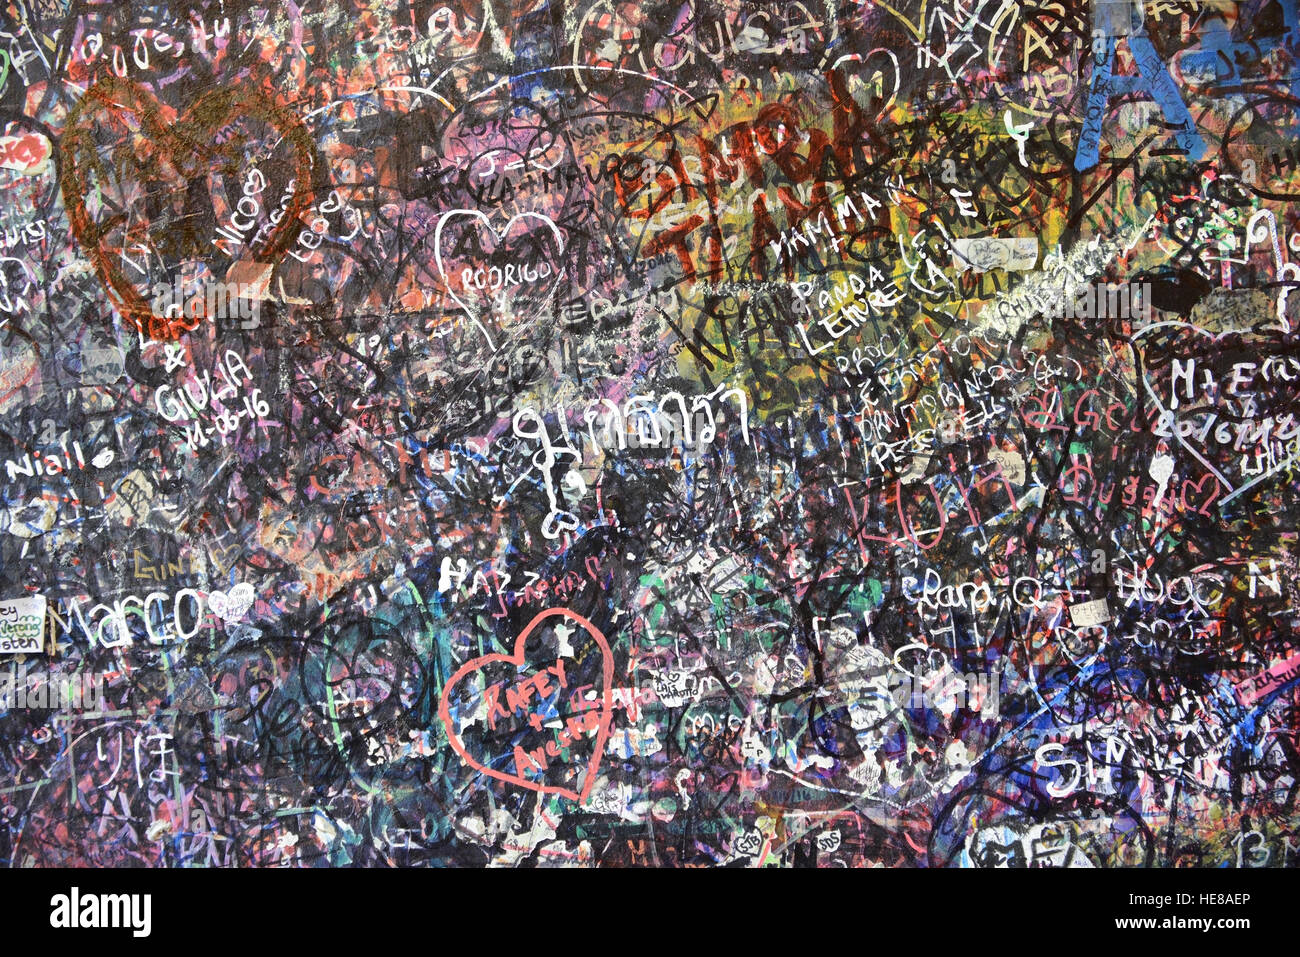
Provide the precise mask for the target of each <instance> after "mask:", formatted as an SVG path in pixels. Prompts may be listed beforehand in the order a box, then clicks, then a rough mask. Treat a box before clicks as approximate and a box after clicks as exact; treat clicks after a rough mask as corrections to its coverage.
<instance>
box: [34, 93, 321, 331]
mask: <svg viewBox="0 0 1300 957" xmlns="http://www.w3.org/2000/svg"><path fill="white" fill-rule="evenodd" d="M162 106H163V104H161V103H160V102H159V101H158V99H157V98H156V97H155V96H154V95H153V93H151V92H150V91H149V90H148V89H146V88H145V87H143V86H141V85H140V84H138V83H136V82H134V81H133V80H127V79H123V78H121V77H117V76H115V75H113V74H109V75H107V76H105V77H103V78H101V79H100V80H98V81H96V83H95V84H94V85H93V86H92V87H91V88H90V89H89V90H87V91H86V95H85V96H84V97H82V99H81V101H80V102H79V103H78V104H77V105H76V106H75V107H74V108H73V109H72V110H71V112H69V114H68V119H67V124H66V126H65V128H64V133H63V136H62V137H61V138H60V141H59V147H60V150H61V151H62V153H63V156H64V157H65V162H64V164H63V169H62V172H61V175H60V184H59V186H60V189H61V191H62V193H63V205H64V208H65V209H66V210H67V212H68V220H69V223H70V224H71V226H72V232H73V235H74V236H76V237H77V242H78V243H79V244H80V245H81V247H82V248H83V249H85V250H86V252H87V253H88V254H89V256H90V259H91V262H92V264H93V265H94V267H95V272H96V274H97V275H98V276H99V279H100V282H102V283H103V284H104V288H105V290H106V291H107V292H108V295H109V298H110V299H111V300H112V302H113V305H114V306H115V307H116V308H117V310H118V311H119V312H120V313H121V314H122V316H123V317H124V318H126V319H128V320H130V321H131V322H132V324H134V326H135V327H136V329H137V330H139V331H140V333H141V334H143V335H146V336H148V337H149V338H151V339H157V340H164V341H167V340H173V339H177V338H179V337H180V335H181V334H182V333H184V332H188V331H189V330H191V329H193V328H195V327H196V326H197V325H198V323H199V321H200V320H202V319H204V318H206V314H205V309H204V308H200V309H199V311H198V312H197V314H196V315H194V316H193V317H191V318H186V317H183V316H182V317H176V318H168V317H164V316H156V315H154V313H153V310H152V309H151V308H150V306H149V303H148V302H146V301H145V299H144V297H143V296H141V295H140V292H139V290H138V289H136V287H135V284H134V283H132V282H131V281H130V280H129V279H127V278H126V276H125V275H123V273H122V272H121V270H120V269H118V268H117V267H115V266H114V265H113V264H112V262H111V258H110V255H109V253H108V252H107V251H106V250H105V249H104V247H103V245H102V244H103V239H104V236H105V235H106V234H107V233H109V232H110V231H111V230H112V229H113V228H114V227H115V226H117V225H118V224H119V222H120V220H121V215H120V214H119V215H117V216H113V217H110V218H109V220H108V221H107V222H106V223H104V224H100V223H98V222H96V221H94V220H92V219H91V217H90V212H89V211H88V210H87V209H86V196H87V195H88V194H89V192H90V189H91V185H90V174H91V173H92V172H94V173H97V174H99V176H100V177H102V178H105V179H106V178H107V175H106V174H107V170H106V168H105V164H104V163H103V162H102V161H101V160H100V158H99V154H98V149H97V144H96V142H95V139H94V123H93V121H92V122H87V120H90V119H91V114H93V112H94V111H96V110H98V109H101V108H110V109H113V110H117V111H128V112H130V113H132V114H134V116H135V117H136V118H137V120H138V122H139V124H140V129H141V132H142V133H144V135H146V136H147V137H148V138H149V139H150V141H151V143H152V144H153V145H154V148H155V149H158V150H159V152H160V153H161V154H162V162H165V163H166V164H167V165H169V166H171V167H172V169H174V170H176V171H177V172H178V173H180V174H181V175H182V176H183V177H185V178H186V179H192V178H194V177H195V176H198V175H206V173H205V172H204V164H205V163H209V164H210V162H211V161H212V159H213V158H214V157H215V156H216V155H218V147H217V145H216V144H215V143H214V142H213V140H214V134H215V133H216V131H217V130H220V129H221V128H222V127H224V126H227V125H228V124H230V123H232V122H235V121H237V120H240V119H244V118H251V119H254V120H261V121H263V122H265V123H266V124H267V125H269V126H270V127H271V128H272V129H273V130H274V131H275V132H277V133H279V134H280V136H281V138H282V139H285V140H288V141H289V144H290V145H291V147H292V148H293V150H294V153H295V154H296V159H297V164H296V166H297V168H296V170H295V174H294V180H295V182H296V183H297V184H298V186H297V188H296V189H295V191H294V195H293V198H292V200H291V201H290V203H289V205H288V207H287V208H286V209H285V212H284V217H283V219H281V220H280V222H279V223H278V224H277V225H276V226H275V227H274V228H273V229H272V231H271V233H270V235H269V236H268V238H267V241H266V247H265V248H264V249H263V250H262V252H261V253H260V254H259V256H260V257H261V258H262V259H263V260H269V259H274V258H275V257H276V256H278V255H279V254H281V253H283V252H284V251H285V250H286V249H288V248H289V244H290V242H292V241H293V239H294V238H296V230H297V228H298V227H299V226H300V225H301V224H300V223H299V221H298V217H299V216H300V215H301V214H302V213H303V212H305V211H306V210H307V209H308V208H309V206H310V203H309V202H308V199H309V197H310V195H311V188H310V183H311V171H312V169H313V168H314V164H315V144H314V142H313V141H312V138H311V134H310V133H309V132H308V131H307V128H306V127H305V126H304V125H303V124H302V121H301V120H300V119H299V118H298V117H297V116H296V115H295V114H294V113H292V112H291V111H289V110H287V109H285V108H283V107H281V106H279V105H277V104H276V103H275V102H273V101H272V100H270V99H268V98H266V97H263V96H260V95H259V93H258V90H257V89H256V87H255V86H254V85H253V84H252V83H251V82H250V83H246V84H244V85H241V86H225V87H218V88H216V89H212V90H207V91H205V92H204V93H202V94H201V95H200V96H199V97H198V98H197V99H195V100H194V101H193V102H192V103H191V104H190V106H189V108H188V109H187V110H186V111H185V112H184V113H183V114H181V115H180V116H178V117H177V119H176V121H175V122H173V123H166V122H164V121H163V120H162V119H161V116H160V113H161V108H162ZM191 130H193V131H195V132H194V133H188V131H191ZM187 133H188V135H187ZM195 134H198V135H195ZM135 159H137V160H138V159H139V157H135ZM116 172H118V173H119V174H120V173H122V172H130V167H129V166H127V165H125V164H123V165H122V166H119V168H118V170H117V171H116Z"/></svg>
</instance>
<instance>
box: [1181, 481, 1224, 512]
mask: <svg viewBox="0 0 1300 957" xmlns="http://www.w3.org/2000/svg"><path fill="white" fill-rule="evenodd" d="M1210 479H1214V488H1213V489H1212V490H1211V491H1210V497H1209V498H1207V499H1206V500H1205V502H1204V503H1203V504H1202V505H1201V507H1200V508H1197V509H1193V507H1192V504H1190V503H1189V502H1188V501H1187V486H1189V485H1190V486H1191V487H1192V488H1194V489H1196V492H1197V494H1204V485H1205V483H1206V482H1207V481H1209V480H1210ZM1179 491H1180V492H1181V493H1182V499H1183V511H1184V512H1190V511H1195V512H1196V514H1198V515H1209V514H1210V513H1209V512H1208V511H1207V509H1208V508H1209V507H1210V506H1211V505H1213V504H1214V502H1215V500H1216V499H1218V497H1219V493H1220V492H1222V491H1223V484H1222V483H1221V482H1220V481H1219V479H1218V477H1217V476H1216V475H1215V474H1214V473H1213V472H1207V473H1206V474H1205V475H1203V476H1201V480H1200V481H1199V482H1193V481H1192V480H1191V479H1184V480H1183V484H1182V487H1181V488H1180V489H1179Z"/></svg>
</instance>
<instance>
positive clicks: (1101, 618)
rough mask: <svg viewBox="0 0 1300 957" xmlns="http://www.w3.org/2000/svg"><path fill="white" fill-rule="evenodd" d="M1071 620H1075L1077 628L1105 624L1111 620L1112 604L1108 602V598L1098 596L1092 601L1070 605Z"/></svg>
mask: <svg viewBox="0 0 1300 957" xmlns="http://www.w3.org/2000/svg"><path fill="white" fill-rule="evenodd" d="M1070 621H1072V622H1074V627H1075V628H1090V627H1092V626H1094V625H1104V624H1106V622H1108V621H1110V606H1109V605H1108V604H1106V599H1104V598H1096V599H1093V600H1092V601H1085V602H1080V603H1079V604H1077V605H1071V606H1070Z"/></svg>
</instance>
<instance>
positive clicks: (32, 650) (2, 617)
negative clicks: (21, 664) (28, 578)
mask: <svg viewBox="0 0 1300 957" xmlns="http://www.w3.org/2000/svg"><path fill="white" fill-rule="evenodd" d="M44 651H45V596H44V595H30V596H28V597H26V598H5V599H0V654H5V655H17V654H38V655H39V654H41V653H43V652H44Z"/></svg>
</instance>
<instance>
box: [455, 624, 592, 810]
mask: <svg viewBox="0 0 1300 957" xmlns="http://www.w3.org/2000/svg"><path fill="white" fill-rule="evenodd" d="M555 615H559V616H561V617H563V618H568V619H569V620H570V621H575V622H577V623H578V624H579V625H581V626H582V627H583V628H584V629H585V630H586V632H587V634H589V635H590V636H591V637H592V638H593V639H594V640H595V642H596V645H597V647H599V648H600V653H601V655H602V659H603V660H602V662H601V673H602V674H603V676H604V678H605V689H604V700H603V701H602V702H601V714H600V727H599V729H598V730H597V732H596V746H595V749H594V750H593V751H592V754H591V758H590V759H589V760H588V761H587V775H586V780H585V782H584V783H583V786H582V793H578V792H576V791H572V790H570V789H569V788H565V787H552V786H550V785H547V784H542V783H539V782H534V781H527V780H524V779H523V778H520V777H516V776H515V775H513V774H506V773H505V772H504V771H494V770H493V769H492V768H489V767H487V766H486V765H484V764H483V762H481V761H479V760H478V759H476V758H475V757H474V756H473V755H471V754H470V753H469V752H468V751H466V750H465V747H464V745H462V744H461V743H460V738H459V736H458V735H457V734H456V731H455V728H454V727H453V725H452V722H451V714H450V708H449V704H448V703H449V701H450V699H451V690H452V689H453V688H454V687H455V686H456V684H457V682H459V681H460V680H461V679H462V678H464V677H465V676H466V675H470V674H473V673H474V672H476V671H482V670H483V668H484V667H485V666H487V665H489V664H492V663H493V662H497V661H500V662H505V663H507V664H512V665H514V666H515V667H516V668H518V667H520V666H521V665H523V664H525V663H526V662H527V659H526V658H525V656H524V645H525V644H526V643H527V642H528V636H529V635H531V634H532V633H533V629H534V628H536V627H537V626H538V625H539V624H541V623H542V622H543V621H544V620H545V619H547V618H550V617H553V616H555ZM613 685H614V655H613V653H612V652H611V651H610V650H609V642H608V641H606V640H605V636H604V635H602V634H601V633H600V629H598V628H597V627H596V626H595V625H593V624H592V623H591V622H589V621H588V620H587V619H586V618H583V617H582V616H581V615H579V614H578V613H577V612H575V611H570V610H569V609H568V608H548V609H546V611H543V612H541V613H540V614H538V615H537V616H536V617H535V618H533V620H532V621H530V622H529V623H528V624H527V626H525V628H524V630H523V631H521V632H520V633H519V637H518V638H516V639H515V653H514V654H513V655H501V654H491V655H484V656H483V657H481V658H473V659H471V660H469V661H467V662H465V663H464V664H463V665H461V666H460V668H458V669H457V670H456V673H455V674H453V675H452V676H451V678H450V679H449V680H448V681H447V683H446V684H445V685H444V686H443V689H442V698H441V700H440V701H439V702H438V718H439V720H440V721H442V726H443V728H444V729H445V730H446V732H447V740H448V741H449V742H450V743H451V747H452V750H453V751H455V752H456V753H457V754H458V755H459V756H460V758H461V760H462V761H464V762H465V763H466V764H468V765H469V766H470V767H472V768H476V769H478V770H479V771H482V772H483V773H484V774H486V775H487V776H488V777H490V778H496V779H497V780H498V781H504V782H506V783H507V784H518V785H520V786H521V787H526V788H528V789H529V790H532V791H538V792H540V793H542V794H558V795H560V796H561V797H567V798H572V799H573V800H575V801H577V802H578V803H579V804H582V803H583V802H584V801H586V800H587V795H588V794H589V793H591V786H592V785H593V784H595V783H596V770H597V768H599V767H600V759H601V757H602V756H603V755H604V753H605V741H606V739H607V738H608V737H609V724H610V720H611V719H612V718H613V717H614V698H613Z"/></svg>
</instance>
